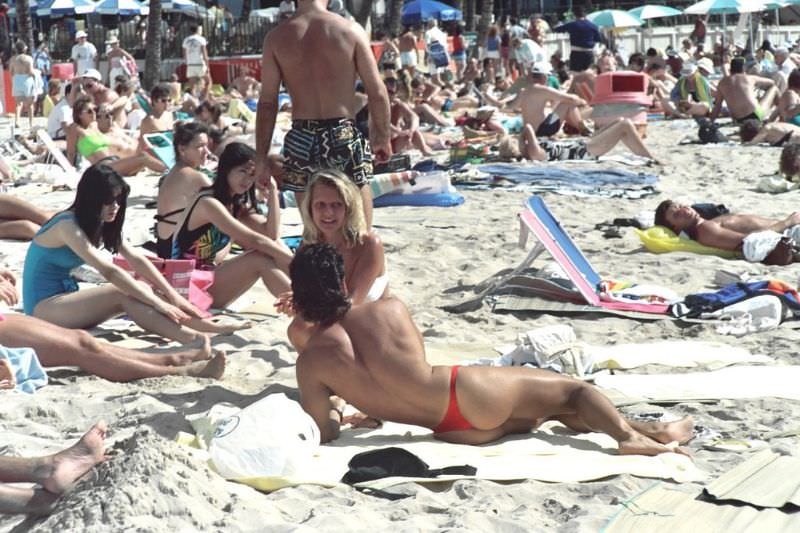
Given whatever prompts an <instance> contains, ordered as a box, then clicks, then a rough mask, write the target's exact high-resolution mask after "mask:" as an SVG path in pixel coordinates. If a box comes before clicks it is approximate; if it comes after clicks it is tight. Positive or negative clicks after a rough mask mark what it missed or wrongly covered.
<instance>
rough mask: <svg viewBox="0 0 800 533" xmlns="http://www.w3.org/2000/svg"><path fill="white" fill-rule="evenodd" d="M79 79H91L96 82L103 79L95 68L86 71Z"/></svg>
mask: <svg viewBox="0 0 800 533" xmlns="http://www.w3.org/2000/svg"><path fill="white" fill-rule="evenodd" d="M81 78H91V79H93V80H97V81H100V80H102V79H103V77H102V76H101V75H100V71H98V70H97V69H96V68H89V69H86V72H84V73H83V75H82V76H81Z"/></svg>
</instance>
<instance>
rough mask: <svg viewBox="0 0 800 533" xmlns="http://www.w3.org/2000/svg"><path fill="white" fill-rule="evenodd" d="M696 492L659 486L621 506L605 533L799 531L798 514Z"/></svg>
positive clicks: (605, 528)
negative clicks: (707, 498) (708, 497)
mask: <svg viewBox="0 0 800 533" xmlns="http://www.w3.org/2000/svg"><path fill="white" fill-rule="evenodd" d="M698 496H700V494H699V491H697V490H687V489H685V488H683V487H676V486H670V485H666V484H664V483H656V484H655V485H652V486H650V487H648V488H647V489H645V490H644V491H642V492H640V493H639V494H636V495H635V496H633V497H632V498H630V499H628V500H626V501H623V502H621V503H620V508H619V511H618V512H617V513H615V514H614V516H612V517H611V519H610V520H609V521H608V523H607V524H606V525H605V527H604V528H603V529H602V530H601V531H602V532H603V533H639V532H643V531H646V532H647V533H698V532H708V531H715V532H723V531H724V532H729V531H730V532H733V531H752V532H762V531H764V532H766V531H769V532H770V533H780V532H786V533H789V532H794V531H797V526H798V517H797V514H796V513H785V512H781V511H779V510H777V509H763V510H760V509H757V508H755V507H750V506H748V505H735V504H731V505H727V504H720V503H717V502H708V501H704V500H703V499H700V498H698Z"/></svg>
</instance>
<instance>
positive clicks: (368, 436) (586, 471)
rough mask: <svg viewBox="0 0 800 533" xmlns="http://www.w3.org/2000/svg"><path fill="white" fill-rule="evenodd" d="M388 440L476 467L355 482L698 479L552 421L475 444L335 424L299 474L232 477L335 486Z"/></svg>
mask: <svg viewBox="0 0 800 533" xmlns="http://www.w3.org/2000/svg"><path fill="white" fill-rule="evenodd" d="M198 421H199V419H194V420H192V421H191V423H192V425H193V426H195V425H197V424H198ZM206 424H207V423H206ZM197 437H198V435H188V434H181V435H179V437H178V442H180V443H182V444H186V445H193V446H195V447H202V444H201V443H200V442H198V438H197ZM389 446H395V447H399V448H403V449H405V450H407V451H409V452H411V453H413V454H415V455H417V456H418V457H419V458H420V459H421V460H422V461H424V462H425V463H427V464H428V465H430V467H431V468H442V467H446V466H450V465H464V464H466V465H472V466H474V467H475V468H477V473H476V474H475V476H463V475H462V476H447V477H444V479H443V478H442V477H440V478H427V477H416V478H409V477H388V478H382V479H376V480H373V481H367V482H363V483H358V484H357V485H356V486H357V487H364V488H373V489H378V490H383V489H386V488H388V487H391V486H393V485H397V484H400V483H407V482H409V481H414V482H418V483H425V484H429V483H441V482H450V481H452V480H455V479H462V478H465V477H475V478H478V479H491V480H496V481H515V480H524V479H537V480H541V481H548V482H573V483H574V482H579V481H589V480H593V479H602V478H605V477H608V476H613V475H618V474H623V473H629V474H633V475H636V476H640V477H653V478H659V479H673V480H675V481H678V482H689V481H701V480H703V479H705V477H706V475H705V474H704V473H703V472H702V471H701V470H699V469H698V468H697V466H696V465H695V464H694V463H692V461H691V459H689V458H688V457H685V456H683V455H679V454H674V453H667V454H662V455H659V456H656V457H645V456H641V455H628V456H624V455H618V454H617V453H616V449H617V444H616V442H615V441H614V440H613V439H612V438H611V437H609V436H607V435H604V434H599V433H586V434H572V433H571V432H569V430H567V429H566V428H564V426H562V425H561V424H559V423H557V422H547V423H545V424H544V425H543V426H542V427H540V428H539V429H538V430H537V431H535V432H533V433H531V434H526V435H509V436H507V437H504V438H503V439H502V440H500V441H498V442H496V443H492V444H486V445H482V446H468V445H462V444H450V443H445V442H441V441H436V440H434V439H433V434H432V433H431V431H430V430H429V429H425V428H421V427H418V426H410V425H405V424H396V423H393V422H385V423H384V424H383V427H381V428H378V429H346V428H343V430H342V433H341V435H340V437H339V438H338V439H336V440H335V441H333V442H330V443H328V444H325V445H323V446H320V447H319V448H318V449H317V451H316V453H315V454H314V456H313V458H312V459H311V460H309V461H308V462H307V464H306V465H305V474H304V475H303V476H300V477H295V478H289V477H281V476H274V477H260V478H239V479H235V480H233V481H237V482H240V483H244V484H247V485H250V486H252V487H254V488H257V489H259V490H263V491H272V490H277V489H280V488H283V487H289V486H296V485H302V484H316V485H323V486H335V485H337V484H339V482H340V480H341V479H342V477H343V476H344V475H345V473H346V472H347V471H348V461H349V460H350V458H352V457H353V456H354V455H356V454H357V453H361V452H365V451H369V450H375V449H379V448H385V447H389Z"/></svg>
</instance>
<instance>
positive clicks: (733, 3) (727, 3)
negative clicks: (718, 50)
mask: <svg viewBox="0 0 800 533" xmlns="http://www.w3.org/2000/svg"><path fill="white" fill-rule="evenodd" d="M764 4H765V2H763V1H761V0H703V1H702V2H698V3H696V4H693V5H691V6H689V7H687V8H686V9H684V10H683V13H684V14H685V15H722V44H723V46H724V45H725V33H726V32H727V24H726V20H725V16H726V15H737V14H742V13H755V12H758V11H764V10H765V9H767V7H766V6H765V5H764ZM752 29H753V28H752V26H751V27H750V31H751V35H750V40H751V42H752V37H753V36H752Z"/></svg>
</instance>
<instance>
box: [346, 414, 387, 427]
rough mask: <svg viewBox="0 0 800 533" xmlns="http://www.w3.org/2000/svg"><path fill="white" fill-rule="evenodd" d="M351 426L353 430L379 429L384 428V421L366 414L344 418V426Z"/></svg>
mask: <svg viewBox="0 0 800 533" xmlns="http://www.w3.org/2000/svg"><path fill="white" fill-rule="evenodd" d="M344 424H350V427H351V428H369V429H377V428H379V427H381V426H383V421H382V420H378V419H377V418H373V417H371V416H369V415H367V414H365V413H355V414H352V415H348V416H345V417H343V418H342V425H344Z"/></svg>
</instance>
